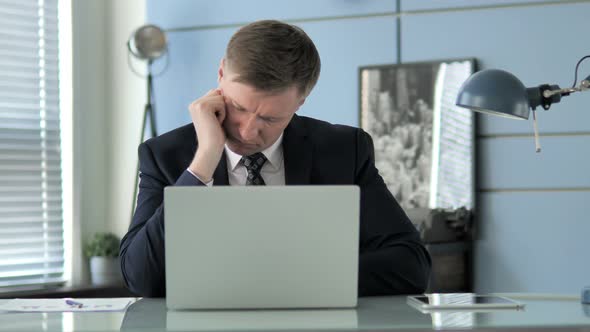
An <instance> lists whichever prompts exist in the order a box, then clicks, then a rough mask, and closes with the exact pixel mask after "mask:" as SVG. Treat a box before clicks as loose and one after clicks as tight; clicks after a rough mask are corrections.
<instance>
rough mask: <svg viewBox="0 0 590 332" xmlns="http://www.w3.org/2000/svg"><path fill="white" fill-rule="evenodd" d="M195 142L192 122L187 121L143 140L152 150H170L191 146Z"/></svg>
mask: <svg viewBox="0 0 590 332" xmlns="http://www.w3.org/2000/svg"><path fill="white" fill-rule="evenodd" d="M195 143H196V134H195V127H194V126H193V124H192V123H189V124H186V125H184V126H181V127H178V128H176V129H172V130H170V131H168V132H166V133H163V134H161V135H159V136H156V137H152V138H150V139H148V140H147V141H145V143H144V144H146V145H148V146H149V147H150V148H151V149H152V150H170V149H179V148H183V147H187V146H193V145H195Z"/></svg>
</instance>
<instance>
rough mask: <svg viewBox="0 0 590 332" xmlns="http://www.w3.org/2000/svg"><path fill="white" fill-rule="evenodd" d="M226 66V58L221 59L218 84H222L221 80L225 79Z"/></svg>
mask: <svg viewBox="0 0 590 332" xmlns="http://www.w3.org/2000/svg"><path fill="white" fill-rule="evenodd" d="M224 66H225V58H221V62H220V63H219V70H218V71H217V83H221V79H222V78H223V70H224Z"/></svg>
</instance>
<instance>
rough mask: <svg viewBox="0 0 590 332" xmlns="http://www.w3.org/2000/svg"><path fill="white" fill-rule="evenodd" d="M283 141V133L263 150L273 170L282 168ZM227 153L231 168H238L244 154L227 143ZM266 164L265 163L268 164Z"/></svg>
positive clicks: (233, 169)
mask: <svg viewBox="0 0 590 332" xmlns="http://www.w3.org/2000/svg"><path fill="white" fill-rule="evenodd" d="M281 143H283V134H281V136H279V138H278V139H277V140H276V141H275V142H274V143H273V144H272V145H271V146H269V147H268V148H266V149H265V150H263V151H261V152H262V154H264V156H265V157H266V159H267V164H268V165H269V166H270V167H271V169H272V170H278V169H280V165H281V163H282V162H283V149H281ZM225 155H226V156H227V162H228V164H229V165H230V169H231V170H232V172H233V171H235V170H236V167H238V165H239V164H240V160H242V156H241V155H239V154H237V153H235V152H233V151H232V150H231V149H230V148H229V147H228V146H227V144H226V145H225ZM267 164H265V165H267Z"/></svg>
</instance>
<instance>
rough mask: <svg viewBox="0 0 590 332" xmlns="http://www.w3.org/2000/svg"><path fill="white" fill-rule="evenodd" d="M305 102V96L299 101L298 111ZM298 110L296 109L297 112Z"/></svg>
mask: <svg viewBox="0 0 590 332" xmlns="http://www.w3.org/2000/svg"><path fill="white" fill-rule="evenodd" d="M304 103H305V98H303V99H301V100H300V101H299V105H297V111H299V107H301V106H302V105H303V104H304ZM297 111H295V112H297Z"/></svg>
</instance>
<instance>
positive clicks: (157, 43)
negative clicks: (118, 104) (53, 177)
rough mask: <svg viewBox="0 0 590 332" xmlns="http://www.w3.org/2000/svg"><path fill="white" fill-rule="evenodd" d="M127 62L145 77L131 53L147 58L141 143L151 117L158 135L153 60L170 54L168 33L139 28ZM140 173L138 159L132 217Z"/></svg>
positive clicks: (153, 133)
mask: <svg viewBox="0 0 590 332" xmlns="http://www.w3.org/2000/svg"><path fill="white" fill-rule="evenodd" d="M127 50H128V53H127V62H128V65H129V68H130V69H131V71H132V72H133V73H135V74H136V75H138V76H141V77H143V76H144V75H142V74H140V73H138V72H137V71H136V70H135V69H134V68H133V65H132V64H131V55H133V56H134V57H135V58H137V59H139V60H147V64H148V66H147V68H148V72H147V102H146V104H145V108H144V111H143V120H142V123H141V136H140V138H139V143H142V142H143V141H144V139H145V127H146V121H147V119H148V117H149V119H150V122H149V125H150V132H149V133H150V134H151V137H155V136H157V132H156V118H155V111H154V107H153V106H152V101H153V94H152V90H153V87H152V78H153V75H152V64H153V62H154V61H155V60H156V59H158V58H160V57H161V56H163V55H167V54H168V47H167V41H166V35H165V34H164V31H163V30H162V29H160V28H159V27H158V26H155V25H152V24H148V25H144V26H141V27H139V28H137V29H136V30H135V31H134V32H133V33H132V34H131V37H129V40H128V41H127ZM166 60H167V61H166V64H165V67H164V69H162V71H160V73H159V74H161V73H162V72H164V71H165V70H166V68H167V67H168V57H166ZM138 173H139V160H138V161H137V167H136V172H135V175H136V177H135V186H134V191H133V203H132V205H131V218H132V219H133V211H134V210H135V203H136V200H137V182H138V181H139V177H138V176H137V174H138Z"/></svg>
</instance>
